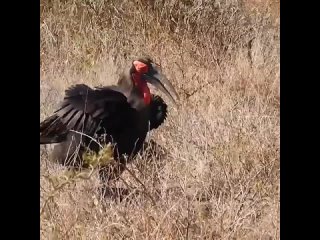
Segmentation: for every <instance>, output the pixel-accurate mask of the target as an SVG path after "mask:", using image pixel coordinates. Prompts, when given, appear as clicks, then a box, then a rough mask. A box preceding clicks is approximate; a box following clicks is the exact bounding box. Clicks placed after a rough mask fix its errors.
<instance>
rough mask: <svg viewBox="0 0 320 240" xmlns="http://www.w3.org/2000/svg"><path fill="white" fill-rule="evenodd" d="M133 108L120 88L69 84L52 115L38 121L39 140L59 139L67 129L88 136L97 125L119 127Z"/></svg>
mask: <svg viewBox="0 0 320 240" xmlns="http://www.w3.org/2000/svg"><path fill="white" fill-rule="evenodd" d="M133 111H135V110H134V109H133V108H131V106H130V105H129V103H128V102H127V98H126V96H124V95H123V94H122V93H121V92H118V91H116V90H113V89H111V88H99V89H92V88H90V87H88V86H86V85H84V84H79V85H75V86H72V87H71V88H69V89H67V90H66V92H65V97H64V100H63V102H62V103H61V105H60V107H59V108H58V110H56V111H55V113H54V115H52V116H50V117H49V118H47V119H45V120H44V121H43V122H42V123H40V143H52V142H59V141H61V139H63V137H64V136H65V135H66V134H67V133H68V132H69V131H70V130H75V131H79V132H83V133H85V134H87V135H90V136H91V135H93V134H94V133H95V132H96V131H97V129H98V128H99V127H103V128H105V130H106V132H108V131H111V130H114V129H119V128H121V127H122V125H123V124H124V123H127V122H128V120H130V117H131V116H132V112H133Z"/></svg>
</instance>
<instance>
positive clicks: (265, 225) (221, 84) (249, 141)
mask: <svg viewBox="0 0 320 240" xmlns="http://www.w3.org/2000/svg"><path fill="white" fill-rule="evenodd" d="M40 4H41V7H40V10H41V19H40V28H41V52H40V54H41V65H40V71H41V82H40V84H41V106H40V107H41V119H43V118H44V117H46V116H48V115H49V114H51V113H52V111H53V110H54V108H55V107H56V105H57V103H58V102H59V101H60V100H61V99H62V97H63V94H64V89H66V88H67V87H68V86H70V85H71V84H74V83H86V84H89V85H91V86H95V85H100V84H103V85H108V84H111V83H114V82H115V81H116V80H117V74H118V73H119V71H120V70H122V66H123V64H124V63H125V62H127V61H128V60H130V59H131V58H132V57H133V56H137V55H140V54H141V53H146V54H149V55H151V56H152V57H153V58H154V60H155V61H156V62H159V63H161V65H162V67H163V70H164V72H165V73H166V74H167V76H168V78H169V79H170V80H171V81H172V82H173V84H174V86H176V89H177V91H178V93H179V94H180V97H181V106H180V107H179V108H178V109H176V108H173V107H172V105H171V103H170V102H168V103H169V111H170V114H169V117H168V120H167V121H166V122H165V124H164V125H162V126H161V127H160V128H159V129H157V130H156V131H154V132H152V133H151V135H150V136H149V139H152V140H155V141H156V142H157V143H158V144H159V145H161V146H162V147H163V148H164V149H165V151H162V152H154V153H153V155H152V156H150V155H147V154H144V155H142V156H138V157H137V159H136V161H134V163H133V164H131V165H130V166H128V168H129V169H130V171H131V174H129V172H128V171H127V172H125V173H124V174H123V175H122V179H120V180H119V181H118V182H114V183H112V184H113V185H112V187H119V188H120V187H122V188H125V189H127V190H128V195H127V196H126V198H125V199H124V200H123V201H119V199H118V196H117V194H114V196H115V197H114V198H107V199H104V198H103V197H101V196H100V195H99V194H98V191H97V189H98V185H99V181H98V177H97V176H96V174H94V175H93V176H92V177H91V178H89V179H81V178H71V179H68V178H67V176H66V175H65V168H63V167H62V166H59V165H57V164H54V163H52V162H51V161H49V160H48V154H49V153H50V149H49V148H48V149H47V148H41V151H40V155H41V160H40V161H41V189H40V190H41V199H40V200H41V202H40V204H41V206H40V207H41V213H40V218H41V238H42V239H265V240H267V239H268V240H269V239H279V238H280V237H279V232H280V231H279V189H280V183H279V178H280V162H279V161H280V160H279V138H280V136H279V135H280V134H279V108H280V102H279V99H280V90H279V81H280V79H279V72H280V70H279V38H280V36H279V27H280V23H279V2H278V1H271V0H269V1H267V0H265V1H257V0H256V1H254V0H246V1H240V0H239V1H236V0H229V1H227V0H224V1H223V0H216V1H214V0H211V1H210V0H195V1H189V0H181V1H178V0H166V1H163V0H148V1H147V0H145V1H142V0H140V1H133V0H105V1H102V0H63V1H62V0H41V1H40ZM63 177H65V178H66V180H65V183H66V184H63ZM57 179H60V180H59V181H60V182H59V181H58V183H59V184H60V185H59V184H58V185H59V186H57V181H54V180H57ZM61 179H62V180H61ZM61 181H62V182H61ZM118 195H119V194H118Z"/></svg>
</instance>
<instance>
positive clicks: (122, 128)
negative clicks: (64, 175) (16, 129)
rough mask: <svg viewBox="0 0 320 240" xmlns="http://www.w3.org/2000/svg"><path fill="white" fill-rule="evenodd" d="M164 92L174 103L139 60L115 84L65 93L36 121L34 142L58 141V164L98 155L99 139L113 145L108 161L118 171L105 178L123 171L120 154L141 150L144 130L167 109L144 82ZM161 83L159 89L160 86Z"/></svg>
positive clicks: (155, 69)
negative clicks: (48, 113)
mask: <svg viewBox="0 0 320 240" xmlns="http://www.w3.org/2000/svg"><path fill="white" fill-rule="evenodd" d="M147 83H150V84H152V85H154V86H155V87H156V88H158V89H159V90H161V91H162V92H163V93H165V94H166V95H167V96H168V97H169V98H170V99H171V100H172V101H173V102H174V103H176V102H175V100H174V97H173V96H172V94H171V93H170V92H169V91H168V90H167V88H166V87H165V85H167V87H168V89H169V90H170V91H171V92H172V93H173V95H175V97H176V98H177V99H178V95H177V93H176V91H175V89H174V88H173V86H172V85H171V83H170V82H169V81H168V80H167V78H166V77H165V76H164V75H163V74H162V73H161V70H160V67H159V66H158V65H157V64H156V63H154V62H153V61H152V60H151V59H150V58H139V59H138V60H135V61H133V62H132V64H131V67H130V69H129V71H128V70H126V71H125V72H124V73H123V74H122V75H121V76H120V78H119V81H118V85H117V86H108V87H100V88H94V89H92V88H90V87H89V86H87V85H84V84H78V85H74V86H71V87H70V88H69V89H67V90H66V91H65V97H64V100H63V101H62V103H61V104H60V107H59V108H58V109H57V110H56V111H55V112H54V114H53V115H51V116H50V117H48V118H46V119H45V120H44V121H43V122H41V123H40V144H52V143H58V144H57V145H56V146H55V147H54V150H53V157H54V158H56V159H57V160H58V161H59V162H65V161H68V160H67V159H76V162H81V161H82V154H83V153H84V152H85V151H87V150H88V149H89V150H92V151H94V152H96V153H97V152H98V151H99V150H100V149H101V148H100V146H101V145H100V144H99V141H101V140H102V139H103V141H104V142H105V143H108V142H111V143H113V144H114V158H115V159H117V160H118V161H119V163H120V164H119V166H120V168H119V169H118V170H119V171H116V174H115V175H113V176H111V175H110V176H105V175H104V176H102V175H103V174H101V173H102V172H101V173H100V177H102V178H103V179H102V180H104V181H105V180H110V179H113V178H115V177H117V176H118V175H119V173H121V172H122V171H123V169H124V168H123V167H124V165H125V163H126V162H125V161H127V160H128V159H125V158H123V155H128V156H134V155H136V154H137V153H138V152H139V151H140V150H141V148H142V145H143V143H144V141H145V138H146V135H147V132H148V131H150V130H152V129H156V128H158V127H159V126H160V125H161V124H162V123H163V122H164V120H165V119H166V116H167V105H166V103H165V102H164V101H163V99H162V98H161V97H159V96H156V95H152V94H151V93H150V89H149V87H148V84H147ZM164 84H165V85H164Z"/></svg>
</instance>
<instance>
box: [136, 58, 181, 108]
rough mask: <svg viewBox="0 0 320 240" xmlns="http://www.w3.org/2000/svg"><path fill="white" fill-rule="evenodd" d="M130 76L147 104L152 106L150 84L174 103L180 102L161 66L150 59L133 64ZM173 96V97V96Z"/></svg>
mask: <svg viewBox="0 0 320 240" xmlns="http://www.w3.org/2000/svg"><path fill="white" fill-rule="evenodd" d="M130 74H131V78H132V81H133V84H134V86H135V87H136V88H137V89H138V90H139V91H140V92H141V94H142V95H143V99H144V102H145V104H150V101H151V93H150V89H149V87H148V84H147V83H150V84H151V85H153V86H154V87H156V88H157V89H159V90H160V91H162V92H163V93H164V94H166V95H167V96H168V97H169V98H170V99H171V100H172V101H173V103H175V104H176V101H175V99H174V97H173V95H174V96H175V98H176V99H177V100H178V99H179V97H178V94H177V92H176V91H175V89H174V87H173V86H172V84H171V83H170V82H169V80H168V79H167V77H166V76H165V75H164V74H163V73H162V72H161V69H160V66H159V65H158V64H156V63H154V62H153V61H152V60H151V59H150V58H149V57H141V58H138V59H137V60H134V61H133V62H132V67H131V68H130ZM172 94H173V95H172Z"/></svg>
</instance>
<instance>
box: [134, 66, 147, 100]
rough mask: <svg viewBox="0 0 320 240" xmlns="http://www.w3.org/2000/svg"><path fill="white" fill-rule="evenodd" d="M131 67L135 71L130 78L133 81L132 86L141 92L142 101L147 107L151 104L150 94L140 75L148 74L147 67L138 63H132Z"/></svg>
mask: <svg viewBox="0 0 320 240" xmlns="http://www.w3.org/2000/svg"><path fill="white" fill-rule="evenodd" d="M133 65H134V67H135V69H136V72H135V73H133V74H132V78H133V81H134V84H135V85H136V86H137V88H138V89H139V90H140V91H141V93H142V94H143V100H144V103H145V104H146V105H149V104H150V102H151V93H150V89H149V87H148V85H147V82H146V81H145V80H143V79H142V74H145V73H147V72H148V70H149V69H148V66H147V65H146V64H144V63H142V62H140V61H134V62H133Z"/></svg>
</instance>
